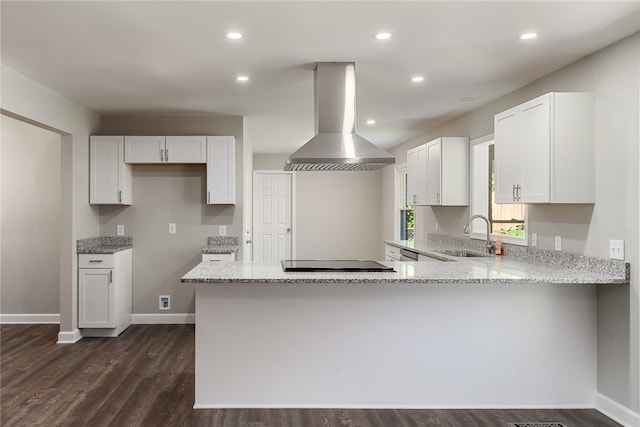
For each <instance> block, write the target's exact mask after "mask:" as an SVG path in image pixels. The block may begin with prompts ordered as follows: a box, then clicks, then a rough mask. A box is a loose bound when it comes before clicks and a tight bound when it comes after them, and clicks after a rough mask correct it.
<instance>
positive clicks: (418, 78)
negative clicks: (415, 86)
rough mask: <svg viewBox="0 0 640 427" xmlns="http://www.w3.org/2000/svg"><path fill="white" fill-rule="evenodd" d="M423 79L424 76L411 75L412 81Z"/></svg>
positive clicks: (416, 81)
mask: <svg viewBox="0 0 640 427" xmlns="http://www.w3.org/2000/svg"><path fill="white" fill-rule="evenodd" d="M423 80H424V77H422V76H413V77H411V81H412V82H414V83H420V82H421V81H423Z"/></svg>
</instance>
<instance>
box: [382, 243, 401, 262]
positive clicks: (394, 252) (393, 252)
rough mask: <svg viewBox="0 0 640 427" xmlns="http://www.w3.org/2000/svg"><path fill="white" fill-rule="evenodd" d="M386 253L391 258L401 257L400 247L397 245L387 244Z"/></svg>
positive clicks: (397, 258)
mask: <svg viewBox="0 0 640 427" xmlns="http://www.w3.org/2000/svg"><path fill="white" fill-rule="evenodd" d="M384 254H385V255H386V256H388V257H389V258H393V259H395V260H399V259H400V248H396V247H395V246H391V245H385V248H384Z"/></svg>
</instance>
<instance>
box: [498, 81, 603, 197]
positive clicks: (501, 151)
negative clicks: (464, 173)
mask: <svg viewBox="0 0 640 427" xmlns="http://www.w3.org/2000/svg"><path fill="white" fill-rule="evenodd" d="M494 130H495V171H496V176H495V179H496V202H497V203H532V204H533V203H594V202H595V165H594V163H595V160H594V151H595V143H594V100H593V95H591V94H589V93H579V92H576V93H571V92H552V93H548V94H545V95H542V96H540V97H538V98H535V99H532V100H531V101H528V102H525V103H523V104H521V105H518V106H517V107H514V108H511V109H509V110H507V111H504V112H502V113H500V114H497V115H496V116H495V121H494Z"/></svg>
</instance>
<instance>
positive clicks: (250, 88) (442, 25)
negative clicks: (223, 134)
mask: <svg viewBox="0 0 640 427" xmlns="http://www.w3.org/2000/svg"><path fill="white" fill-rule="evenodd" d="M0 7H1V19H2V22H1V25H2V27H1V28H2V33H1V36H2V63H3V64H5V65H6V66H8V67H10V68H12V69H14V70H16V71H18V72H20V73H22V74H24V75H26V76H29V77H31V78H32V79H34V80H36V81H38V82H40V83H42V84H43V85H45V86H47V87H49V88H51V89H53V90H55V91H57V92H59V93H61V94H63V95H64V96H66V97H68V98H70V99H72V100H74V101H76V102H77V103H79V104H81V105H83V106H85V107H87V108H88V109H90V110H93V111H95V112H97V113H100V114H158V113H161V114H225V115H226V114H229V115H241V116H245V117H246V130H247V133H248V135H249V137H250V139H251V141H252V144H253V147H254V151H255V152H259V153H289V152H291V151H294V150H295V149H297V148H298V147H299V146H300V145H302V144H303V143H304V142H306V141H307V140H308V139H309V138H311V137H312V136H313V114H314V113H313V108H314V107H313V105H314V103H313V69H314V64H315V63H316V62H318V61H355V63H356V78H357V116H358V122H357V128H358V133H360V134H361V135H362V136H364V137H365V138H367V139H369V140H370V141H372V142H374V143H375V144H377V145H379V146H381V147H383V148H389V147H392V146H394V145H397V144H399V143H402V142H405V141H407V140H408V139H410V138H412V137H414V136H416V135H418V134H420V133H421V132H423V131H424V130H425V129H428V128H429V127H432V126H434V125H436V124H438V123H442V122H444V121H447V120H450V119H452V118H454V117H456V116H459V115H461V114H463V113H464V112H466V111H469V110H471V109H474V108H477V107H478V106H480V105H483V104H485V103H487V102H490V101H492V100H494V99H496V98H498V97H500V96H502V95H504V94H507V93H509V92H511V91H513V90H515V89H517V88H520V87H522V86H524V85H526V84H527V83H529V82H532V81H534V80H536V79H537V78H539V77H541V76H543V75H545V74H548V73H549V72H551V71H554V70H556V69H558V68H560V67H562V66H564V65H567V64H569V63H571V62H574V61H576V60H577V59H579V58H581V57H584V56H585V55H587V54H589V53H591V52H594V51H596V50H598V49H601V48H603V47H604V46H607V45H608V44H611V43H613V42H615V41H617V40H620V39H622V38H624V37H626V36H628V35H630V34H633V33H634V32H636V31H639V30H640V1H621V2H616V1H573V2H567V1H551V2H541V1H509V2H506V1H497V2H486V1H469V2H460V1H443V2H435V1H408V2H401V1H351V2H347V1H320V2H311V1H286V2H273V1H254V2H248V1H227V2H221V1H193V2H191V1H172V2H160V1H141V2H127V1H84V2H79V1H76V2H61V1H44V2H33V1H17V2H12V1H6V0H3V1H2V2H1V6H0ZM232 30H235V31H240V32H242V33H243V34H244V37H243V38H242V39H241V40H235V41H234V40H229V39H227V38H226V37H225V34H226V33H227V32H228V31H232ZM381 30H385V31H389V32H391V33H392V34H393V37H392V38H391V39H390V40H387V41H383V42H381V41H378V40H376V39H375V38H374V37H373V35H374V34H375V33H376V32H378V31H381ZM526 31H536V32H537V33H538V34H539V38H538V39H536V40H531V41H522V40H519V39H518V37H517V36H518V35H519V34H520V33H522V32H526ZM242 73H244V74H247V75H248V76H249V77H250V81H249V82H247V83H238V82H236V81H235V77H236V76H237V75H238V74H242ZM415 74H421V75H424V77H425V80H424V82H422V83H420V84H415V83H411V82H410V77H411V76H413V75H415ZM467 97H473V98H474V100H472V101H462V99H463V98H467ZM369 118H374V119H375V120H376V124H375V125H374V126H370V125H367V124H366V123H365V122H366V120H367V119H369Z"/></svg>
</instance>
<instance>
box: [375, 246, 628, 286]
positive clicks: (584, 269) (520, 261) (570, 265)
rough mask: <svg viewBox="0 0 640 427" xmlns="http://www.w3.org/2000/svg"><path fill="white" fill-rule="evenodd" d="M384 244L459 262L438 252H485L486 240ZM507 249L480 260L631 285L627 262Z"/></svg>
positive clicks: (538, 272)
mask: <svg viewBox="0 0 640 427" xmlns="http://www.w3.org/2000/svg"><path fill="white" fill-rule="evenodd" d="M384 243H385V244H387V245H391V246H395V247H398V248H405V249H411V250H412V251H414V252H417V253H419V254H422V255H425V256H427V257H432V258H436V259H441V260H443V261H460V259H459V258H455V257H450V256H446V255H444V254H442V253H441V252H439V251H442V250H446V249H452V248H456V249H463V250H471V251H475V252H480V253H484V241H481V240H471V239H461V238H457V237H451V236H441V235H437V234H430V235H429V236H428V239H427V240H417V241H413V240H385V242H384ZM505 248H506V255H505V256H501V257H496V256H495V255H491V256H489V257H487V258H481V259H480V260H485V261H486V262H487V265H488V266H491V265H492V264H495V265H496V266H498V265H509V266H511V267H513V268H514V269H516V270H523V272H524V271H531V272H532V274H533V275H542V276H548V275H549V276H552V277H558V276H566V275H572V276H575V278H576V283H585V282H584V280H591V278H593V279H594V280H597V279H598V278H600V279H602V280H605V281H606V280H609V278H610V279H611V280H613V283H622V284H629V278H630V271H629V269H630V264H629V263H626V262H624V261H618V260H611V259H600V258H593V257H587V256H581V255H576V254H571V253H567V252H558V251H546V250H542V249H538V248H532V247H526V246H517V245H505ZM476 259H477V258H476ZM491 261H494V263H492V262H491ZM563 283H567V282H563ZM568 283H571V282H568ZM595 283H601V282H600V281H598V282H595Z"/></svg>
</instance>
